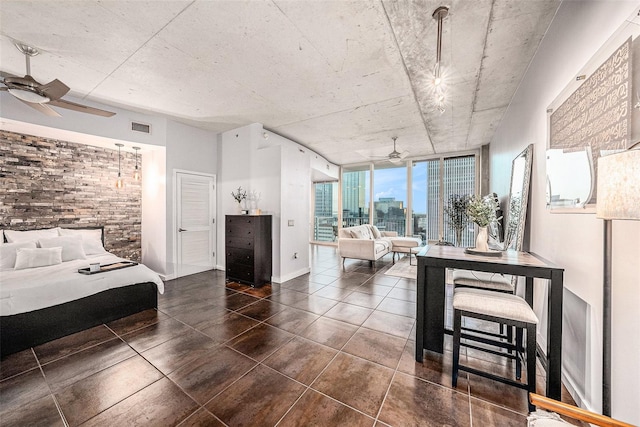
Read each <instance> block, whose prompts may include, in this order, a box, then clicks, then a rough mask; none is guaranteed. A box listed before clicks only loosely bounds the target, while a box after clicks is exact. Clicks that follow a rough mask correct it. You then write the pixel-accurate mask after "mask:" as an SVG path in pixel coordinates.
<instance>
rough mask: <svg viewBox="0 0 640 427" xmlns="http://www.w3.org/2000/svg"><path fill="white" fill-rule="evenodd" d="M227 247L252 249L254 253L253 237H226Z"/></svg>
mask: <svg viewBox="0 0 640 427" xmlns="http://www.w3.org/2000/svg"><path fill="white" fill-rule="evenodd" d="M224 241H225V246H226V247H227V248H239V249H251V250H252V251H253V248H254V243H253V237H239V236H226V237H225V239H224Z"/></svg>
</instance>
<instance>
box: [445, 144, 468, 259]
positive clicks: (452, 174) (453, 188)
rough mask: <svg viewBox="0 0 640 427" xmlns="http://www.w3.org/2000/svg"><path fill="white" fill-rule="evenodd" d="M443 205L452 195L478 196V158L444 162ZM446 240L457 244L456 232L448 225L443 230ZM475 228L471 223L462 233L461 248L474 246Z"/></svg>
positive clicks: (452, 159) (461, 157) (457, 158)
mask: <svg viewBox="0 0 640 427" xmlns="http://www.w3.org/2000/svg"><path fill="white" fill-rule="evenodd" d="M443 166H444V176H443V177H442V188H443V190H442V199H441V201H442V203H443V206H444V204H446V203H448V201H449V199H450V197H451V196H452V195H456V196H465V195H466V196H471V195H474V194H476V158H475V156H460V157H450V158H446V159H444V161H443ZM442 234H443V236H444V240H446V241H447V242H451V243H456V237H455V232H454V230H453V229H452V228H451V227H447V226H446V223H445V226H444V229H443V233H442ZM474 242H475V228H474V226H473V223H472V222H471V221H469V222H468V223H467V226H466V227H465V228H464V230H463V231H462V239H461V241H460V243H459V244H460V246H465V247H466V246H474Z"/></svg>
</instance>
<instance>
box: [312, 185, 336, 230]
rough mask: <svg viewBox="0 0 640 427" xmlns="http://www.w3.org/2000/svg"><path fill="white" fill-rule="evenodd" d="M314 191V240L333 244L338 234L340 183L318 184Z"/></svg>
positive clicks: (314, 186)
mask: <svg viewBox="0 0 640 427" xmlns="http://www.w3.org/2000/svg"><path fill="white" fill-rule="evenodd" d="M313 189H314V196H315V197H314V209H313V240H314V241H316V242H333V241H335V240H336V238H337V233H338V183H337V182H317V183H314V184H313Z"/></svg>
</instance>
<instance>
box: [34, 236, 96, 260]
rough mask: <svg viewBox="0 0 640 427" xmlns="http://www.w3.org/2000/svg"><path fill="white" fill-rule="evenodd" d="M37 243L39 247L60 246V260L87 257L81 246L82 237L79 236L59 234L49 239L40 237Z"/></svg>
mask: <svg viewBox="0 0 640 427" xmlns="http://www.w3.org/2000/svg"><path fill="white" fill-rule="evenodd" d="M38 245H39V246H40V247H41V248H56V247H61V248H62V262H65V261H73V260H74V259H87V255H86V254H85V253H84V249H83V247H82V237H80V236H60V237H52V238H51V239H40V240H38Z"/></svg>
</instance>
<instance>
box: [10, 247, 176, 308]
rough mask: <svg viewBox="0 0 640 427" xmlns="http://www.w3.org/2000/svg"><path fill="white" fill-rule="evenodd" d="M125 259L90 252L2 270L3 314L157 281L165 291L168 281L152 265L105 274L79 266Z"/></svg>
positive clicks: (109, 254) (162, 290)
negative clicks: (56, 261) (71, 258)
mask: <svg viewBox="0 0 640 427" xmlns="http://www.w3.org/2000/svg"><path fill="white" fill-rule="evenodd" d="M118 261H124V260H123V259H122V258H118V257H117V256H115V255H113V254H111V253H108V252H107V253H104V254H100V255H89V256H87V259H78V260H74V261H67V262H63V263H62V264H57V265H51V266H47V267H38V268H28V269H25V270H13V269H2V270H0V316H10V315H14V314H19V313H26V312H29V311H33V310H39V309H41V308H45V307H50V306H53V305H58V304H62V303H65V302H69V301H73V300H76V299H79V298H83V297H86V296H89V295H93V294H96V293H98V292H102V291H105V290H107V289H112V288H118V287H122V286H128V285H133V284H136V283H143V282H153V283H155V284H156V285H157V286H158V292H160V293H161V294H162V293H164V283H163V282H162V280H161V279H160V277H159V276H158V275H157V274H156V273H154V272H153V271H152V270H150V269H149V268H148V267H146V266H144V265H142V264H138V265H136V266H134V267H127V268H122V269H120V270H113V271H108V272H104V273H98V274H92V275H86V274H80V273H78V269H80V268H85V267H89V263H93V262H99V263H100V264H111V263H114V262H118Z"/></svg>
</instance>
